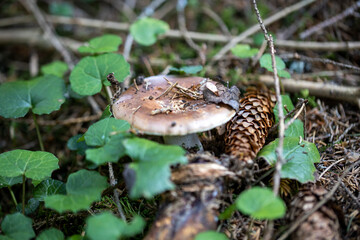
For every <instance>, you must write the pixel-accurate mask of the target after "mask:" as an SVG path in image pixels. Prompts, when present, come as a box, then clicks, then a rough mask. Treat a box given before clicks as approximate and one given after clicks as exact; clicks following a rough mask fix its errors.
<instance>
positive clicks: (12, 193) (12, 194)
mask: <svg viewBox="0 0 360 240" xmlns="http://www.w3.org/2000/svg"><path fill="white" fill-rule="evenodd" d="M8 189H9V192H10V195H11V198H12V200H13V201H14V204H15V207H16V206H17V205H18V202H17V201H16V198H15V195H14V192H13V191H12V190H11V187H10V186H9V187H8Z"/></svg>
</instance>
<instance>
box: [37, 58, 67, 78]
mask: <svg viewBox="0 0 360 240" xmlns="http://www.w3.org/2000/svg"><path fill="white" fill-rule="evenodd" d="M68 69H69V68H68V65H67V64H66V63H64V62H62V61H54V62H52V63H49V64H46V65H44V66H42V67H41V72H42V74H44V75H51V74H52V75H55V76H57V77H60V78H62V77H63V76H64V74H65V73H66V71H67V70H68Z"/></svg>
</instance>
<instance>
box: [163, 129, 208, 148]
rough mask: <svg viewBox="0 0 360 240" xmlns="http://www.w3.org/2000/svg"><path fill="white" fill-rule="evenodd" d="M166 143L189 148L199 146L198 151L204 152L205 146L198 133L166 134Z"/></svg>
mask: <svg viewBox="0 0 360 240" xmlns="http://www.w3.org/2000/svg"><path fill="white" fill-rule="evenodd" d="M164 142H165V144H173V145H179V146H181V147H183V148H185V149H187V150H189V149H194V148H197V152H203V151H204V148H203V146H202V144H201V142H200V139H199V137H198V135H197V134H196V133H191V134H188V135H183V136H164Z"/></svg>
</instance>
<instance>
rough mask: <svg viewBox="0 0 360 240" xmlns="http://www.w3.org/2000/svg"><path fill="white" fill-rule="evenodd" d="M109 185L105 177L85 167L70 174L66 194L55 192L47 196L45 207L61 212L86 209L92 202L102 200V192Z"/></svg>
mask: <svg viewBox="0 0 360 240" xmlns="http://www.w3.org/2000/svg"><path fill="white" fill-rule="evenodd" d="M107 186H108V183H107V180H106V178H105V177H103V176H101V175H100V174H99V173H97V172H92V171H87V170H85V169H83V170H80V171H78V172H76V173H72V174H70V176H69V178H68V181H67V183H66V193H67V194H66V195H60V194H55V195H51V196H47V197H45V207H47V208H52V209H54V210H56V211H58V212H59V213H62V212H65V211H72V212H78V211H80V210H86V209H88V208H89V207H90V205H91V203H93V202H95V201H98V200H100V198H101V192H102V191H103V190H104V189H105V188H106V187H107Z"/></svg>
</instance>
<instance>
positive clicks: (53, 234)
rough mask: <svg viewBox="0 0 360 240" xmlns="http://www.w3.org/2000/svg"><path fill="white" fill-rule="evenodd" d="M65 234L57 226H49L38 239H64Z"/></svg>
mask: <svg viewBox="0 0 360 240" xmlns="http://www.w3.org/2000/svg"><path fill="white" fill-rule="evenodd" d="M64 239H65V236H64V234H63V232H62V231H60V230H59V229H56V228H49V229H46V230H45V231H42V232H41V233H40V234H39V236H37V238H36V240H64Z"/></svg>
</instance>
